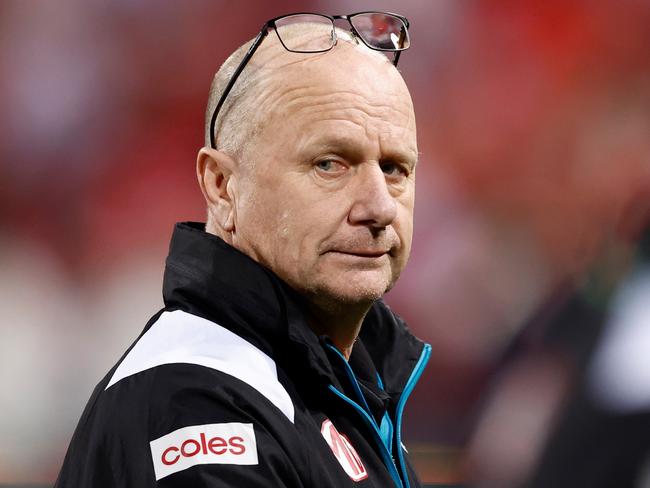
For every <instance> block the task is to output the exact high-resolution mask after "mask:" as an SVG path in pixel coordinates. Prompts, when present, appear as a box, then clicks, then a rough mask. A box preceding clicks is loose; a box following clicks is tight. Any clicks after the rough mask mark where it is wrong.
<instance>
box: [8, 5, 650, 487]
mask: <svg viewBox="0 0 650 488" xmlns="http://www.w3.org/2000/svg"><path fill="white" fill-rule="evenodd" d="M371 9H381V10H388V11H395V12H398V13H400V14H402V15H405V16H406V17H408V18H409V19H410V21H411V31H410V32H411V39H412V47H411V49H410V50H409V51H408V52H407V53H405V54H404V55H403V56H402V58H401V60H400V70H401V72H402V74H403V76H404V78H405V80H406V82H407V84H408V85H409V87H410V89H411V92H412V96H413V100H414V104H415V108H416V115H417V121H418V134H419V145H420V152H421V159H420V163H419V166H418V189H417V197H416V224H415V236H414V248H413V253H412V257H411V261H410V264H409V266H408V267H407V269H406V271H405V272H404V274H403V276H402V279H401V280H400V282H399V284H398V285H397V286H396V288H395V289H394V290H393V291H391V292H390V294H389V295H388V297H387V301H388V303H389V304H390V305H391V306H392V308H393V309H395V310H396V311H397V312H398V313H400V314H401V315H402V316H403V317H404V318H405V319H406V320H407V322H408V323H409V324H410V326H411V328H412V329H413V330H414V331H415V333H416V334H417V335H419V336H420V337H422V338H423V339H425V340H427V341H428V342H430V343H431V344H432V346H433V355H432V361H431V363H430V366H429V367H428V370H427V372H426V374H425V376H424V377H423V379H422V382H421V383H420V385H419V387H418V389H417V390H416V392H415V393H414V395H413V397H412V398H411V400H410V401H409V402H410V404H409V407H408V409H407V418H406V425H405V429H406V431H405V444H406V445H407V446H408V447H409V451H410V452H411V453H412V456H413V457H414V459H415V461H416V462H417V465H418V469H419V471H420V473H421V476H422V478H423V479H424V480H426V481H428V482H438V483H455V482H461V481H467V480H471V479H475V480H480V483H483V485H484V486H495V487H507V486H518V483H521V482H522V480H524V479H529V478H530V477H531V476H533V475H532V474H531V473H533V472H535V470H536V469H541V468H540V466H542V467H543V466H545V464H544V463H545V461H543V460H544V456H545V455H544V452H545V450H544V449H545V448H544V446H546V445H550V444H549V443H551V442H552V438H553V436H551V435H550V434H548V433H549V432H552V431H553V432H554V431H555V430H556V429H557V431H558V432H560V433H558V435H559V436H560V439H563V437H562V435H563V434H561V430H562V429H561V426H562V419H563V418H564V413H563V412H565V410H566V409H567V408H568V407H570V406H571V405H572V401H573V400H572V395H573V394H574V393H575V392H577V391H582V390H583V389H584V388H582V386H581V385H583V384H587V383H588V384H592V383H593V382H592V383H589V381H587V380H585V381H583V379H584V378H587V377H592V376H593V377H594V378H596V380H594V381H595V384H597V385H600V386H601V387H602V388H600V389H599V390H598V391H601V393H602V391H605V393H604V394H603V395H604V397H607V391H611V390H607V388H606V385H607V384H609V383H607V381H608V380H607V378H609V381H610V383H612V382H613V383H615V384H616V385H618V386H620V385H621V383H620V382H618V381H617V377H616V376H614V377H613V379H612V378H610V376H612V375H611V374H610V375H609V376H607V375H605V376H603V375H601V374H600V373H597V372H596V373H593V374H592V373H589V372H590V371H596V370H598V368H596V367H595V366H594V367H593V368H592V367H591V366H590V365H592V363H593V364H596V363H597V364H599V365H601V366H602V365H603V364H604V365H605V366H602V367H601V369H603V371H606V372H608V373H611V372H612V371H614V370H616V368H614V369H612V367H610V365H611V364H619V365H620V364H623V363H621V362H620V361H619V360H618V359H617V358H619V357H620V356H617V355H616V354H614V355H612V354H613V353H612V354H609V355H607V354H606V355H605V356H602V354H601V355H599V353H598V351H599V350H600V349H599V346H597V345H596V344H598V343H600V338H602V337H604V336H605V335H606V334H605V332H603V331H604V330H606V329H608V324H609V323H613V322H616V321H615V320H613V319H611V320H610V319H609V318H608V317H610V316H616V317H618V316H619V315H621V314H620V313H619V314H618V315H617V314H615V313H614V314H613V313H612V312H611V310H612V306H611V305H610V304H611V303H613V302H612V301H611V300H610V298H611V297H618V298H617V299H616V300H615V302H616V303H617V304H619V305H617V306H616V307H618V308H616V307H615V308H616V310H619V311H620V310H623V311H631V310H633V311H635V313H636V315H634V314H632V317H633V318H632V319H629V317H628V316H629V314H628V315H625V314H623V315H624V318H623V319H621V320H622V321H623V322H624V323H632V322H633V323H634V324H636V325H635V326H637V325H639V324H640V325H641V327H640V328H639V327H637V328H636V329H635V330H637V332H639V331H641V332H640V335H636V336H634V338H633V339H632V343H633V344H634V347H635V349H634V354H631V355H629V354H627V355H626V354H623V356H626V357H628V358H631V357H633V358H635V361H636V362H634V363H633V364H632V366H629V365H628V364H627V363H625V364H624V366H626V367H627V369H625V372H624V373H621V374H622V375H623V376H625V377H626V378H631V377H634V378H636V380H637V383H633V384H630V385H628V386H627V390H625V388H622V390H621V389H620V388H619V390H620V391H619V390H616V391H617V393H616V395H615V398H614V400H613V401H610V402H609V403H608V405H610V404H614V405H615V407H613V408H614V411H620V410H616V409H617V408H619V406H620V401H619V402H618V403H617V402H616V401H617V400H621V399H626V398H627V399H629V398H628V396H626V391H631V392H632V393H633V394H634V395H636V396H635V397H634V398H635V399H636V403H634V404H633V408H632V410H630V406H629V405H630V403H629V402H627V403H625V405H626V407H625V408H626V409H627V410H625V411H626V412H628V411H629V412H633V413H635V415H636V413H637V412H639V411H641V412H646V413H647V412H648V411H650V387H649V386H648V385H650V378H649V377H648V374H647V371H650V364H649V363H650V360H648V359H645V358H646V357H650V334H649V333H646V334H645V335H643V332H642V331H643V330H648V329H650V312H648V303H650V287H649V286H648V283H649V282H650V281H649V278H648V273H647V271H648V268H647V266H646V264H647V260H646V261H643V259H644V258H639V257H638V256H640V255H641V256H643V254H642V250H643V245H642V243H643V242H645V241H643V239H642V237H643V235H644V234H643V232H644V229H647V222H648V219H647V216H648V202H649V201H650V198H648V197H649V195H650V191H649V190H650V2H648V1H647V0H622V1H576V0H565V1H562V2H559V1H558V2H555V1H549V2H521V1H519V2H509V1H499V2H497V1H481V2H478V1H458V0H433V1H426V0H421V1H416V0H401V1H399V2H389V1H385V0H375V1H366V0H361V1H358V0H355V1H352V0H329V1H300V2H298V1H275V2H265V1H247V2H231V1H225V0H222V1H219V0H187V1H184V2H176V1H171V0H157V1H153V0H113V1H111V2H104V1H85V0H62V1H58V2H48V1H45V0H42V1H38V0H26V1H12V0H5V1H3V2H0V107H1V110H0V310H1V311H2V314H1V318H0V385H1V386H0V413H1V415H0V483H41V484H48V483H52V482H53V481H54V479H55V477H56V474H57V472H58V469H59V467H60V465H61V463H62V460H63V456H64V454H65V451H66V448H67V445H68V442H69V439H70V437H71V435H72V432H73V429H74V427H75V425H76V423H77V421H78V419H79V417H80V415H81V412H82V409H83V407H84V405H85V403H86V401H87V399H88V397H89V396H90V393H91V391H92V389H93V387H94V385H95V384H96V383H97V382H98V381H99V380H100V379H101V378H102V377H103V375H104V374H105V373H106V372H107V371H108V369H109V368H110V367H112V365H113V364H114V363H115V362H116V361H117V360H118V358H119V357H120V355H121V354H122V352H123V351H124V350H125V349H126V348H127V347H128V346H129V345H130V344H131V342H132V341H133V340H134V339H135V338H136V337H137V335H138V334H139V333H140V331H141V330H142V328H143V327H144V324H145V322H146V321H147V319H148V318H149V317H150V316H151V315H152V314H153V313H154V312H156V311H157V310H158V309H159V308H160V307H161V306H162V300H161V280H162V273H163V265H164V259H165V256H166V252H167V246H168V240H169V237H170V235H171V231H172V227H173V225H174V223H175V222H176V221H181V220H204V213H205V212H204V206H203V200H202V197H201V194H200V191H199V189H198V187H197V184H196V180H195V176H194V175H195V173H194V164H195V157H196V152H197V150H198V149H199V148H200V147H201V145H202V140H203V117H204V107H205V103H206V99H207V92H208V88H209V85H210V82H211V79H212V76H213V74H214V72H215V71H216V69H217V68H218V67H219V66H220V64H221V63H222V62H223V61H224V60H225V58H226V57H227V56H228V55H229V54H230V53H231V52H232V51H233V50H234V49H235V48H237V47H238V46H239V45H240V44H242V43H243V42H245V41H246V40H248V39H249V38H252V37H253V36H254V35H255V34H256V33H257V32H258V30H259V28H260V26H261V25H262V24H263V23H264V21H266V20H267V19H268V18H271V17H275V16H278V15H280V14H283V13H288V12H292V11H316V12H322V13H329V14H338V13H352V12H357V11H361V10H371ZM646 235H647V230H646ZM639 249H641V251H639ZM645 256H647V254H646V255H645ZM639 263H641V264H639ZM643 263H646V264H643ZM639 273H640V274H639ZM643 273H645V274H643ZM630 276H632V278H630ZM639 276H640V278H639ZM635 280H636V281H635ZM639 280H640V281H639ZM620 283H624V284H625V286H627V288H625V290H627V289H628V288H630V286H631V289H632V290H635V291H634V293H632V292H631V293H627V294H625V293H623V294H622V295H621V292H620V290H621V287H620V286H619V284H620ZM630 283H632V284H631V285H630ZM635 283H637V284H636V285H634V284H635ZM638 283H640V285H639V284H638ZM628 285H629V286H628ZM635 293H636V294H635ZM621 296H622V297H621ZM576 297H578V298H580V299H581V303H582V302H584V303H586V305H585V306H583V307H582V308H581V307H578V308H576V306H575V298H576ZM635 297H636V298H635ZM582 299H584V300H582ZM626 300H627V301H626ZM630 300H632V301H631V302H630ZM634 300H636V301H634ZM621 303H622V304H623V305H620V304H621ZM628 303H633V305H629V306H628V305H626V304H628ZM630 313H631V312H630ZM625 317H628V318H625ZM646 326H647V327H646ZM626 330H627V329H626ZM626 337H627V336H626ZM628 342H629V341H628ZM617 344H618V343H617ZM601 349H602V348H601ZM619 350H621V348H619ZM622 350H623V351H626V350H625V349H624V348H623V349H622ZM603 357H604V358H605V359H602V358H603ZM594 358H597V359H594ZM598 358H599V359H598ZM607 358H610V359H607ZM612 358H613V359H612ZM607 360H610V362H609V363H608V362H607ZM612 361H613V363H612ZM644 361H645V363H644ZM594 368H596V369H594ZM630 368H631V369H630ZM635 368H636V369H635ZM630 371H632V373H630ZM634 372H637V373H638V372H640V373H639V374H637V375H636V376H635V373H634ZM590 374H591V376H589V375H590ZM605 377H607V378H605ZM603 378H605V379H603ZM646 380H647V381H646ZM603 385H605V386H603ZM635 385H637V386H639V385H640V386H639V387H637V386H635ZM644 385H645V386H644ZM585 388H586V387H585ZM644 388H645V389H644ZM587 389H588V388H587ZM623 390H625V391H623ZM585 391H586V390H585ZM603 395H601V397H603ZM634 395H633V396H634ZM587 396H588V395H587ZM601 397H598V398H601ZM610 397H611V395H610ZM590 398H591V397H590ZM608 398H609V397H608ZM610 400H611V398H610ZM612 402H613V403H612ZM617 405H618V406H617ZM621 408H622V407H621ZM639 409H640V410H639ZM635 418H636V417H635ZM643 418H645V417H643ZM644 421H645V420H644ZM642 425H644V426H647V425H648V424H642ZM635 429H636V427H635ZM637 430H638V429H637ZM646 432H648V435H650V430H647V431H646ZM567 435H569V438H572V439H574V438H578V437H579V436H580V433H573V434H571V433H569V434H567ZM601 441H602V439H601ZM559 442H560V443H561V444H562V445H563V446H566V445H567V442H566V441H563V440H560V441H559ZM595 442H596V444H598V442H599V441H598V440H596V441H595ZM641 444H642V443H641ZM646 445H647V444H646ZM576 449H578V447H577V446H576ZM572 452H573V451H572V450H570V449H567V452H566V459H570V458H571V454H572ZM639 452H647V451H643V450H642V449H641V451H639ZM645 462H647V472H648V473H650V458H647V461H645ZM642 464H643V462H641V461H640V465H642ZM558 469H559V468H558ZM631 469H632V468H630V470H631ZM634 469H635V470H636V469H637V468H634ZM639 469H640V468H639ZM637 471H638V470H636V471H634V477H635V478H634V479H635V480H640V479H642V477H643V476H644V475H643V473H642V471H643V470H642V469H641V470H640V471H639V473H641V474H636V473H637ZM630 472H632V471H630ZM648 476H649V477H648V478H643V479H650V475H648ZM648 483H650V481H648ZM546 486H547V487H548V486H554V487H556V486H559V485H555V484H547V485H546ZM574 486H579V484H578V483H576V484H575V485H574ZM588 486H596V484H593V485H588ZM608 486H614V485H608ZM618 486H627V485H623V484H621V485H618ZM635 486H636V485H635ZM638 486H641V485H638ZM643 486H650V485H643Z"/></svg>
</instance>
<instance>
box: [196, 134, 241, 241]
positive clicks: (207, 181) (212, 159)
mask: <svg viewBox="0 0 650 488" xmlns="http://www.w3.org/2000/svg"><path fill="white" fill-rule="evenodd" d="M235 165H236V163H235V162H234V161H233V159H232V158H230V156H228V155H227V154H224V153H223V152H221V151H217V150H216V149H211V148H208V147H204V148H202V149H201V150H200V151H199V154H198V156H197V159H196V176H197V178H198V181H199V186H200V187H201V192H202V193H203V197H204V198H205V201H206V204H207V206H208V213H209V215H210V217H211V219H210V220H212V225H214V226H216V227H217V228H219V229H221V230H223V231H224V232H225V233H231V232H233V230H234V228H235V223H234V220H235V219H234V211H235V201H234V200H235V194H236V192H235V191H234V188H235V184H234V183H235V182H234V180H235V178H234V177H233V170H234V169H235Z"/></svg>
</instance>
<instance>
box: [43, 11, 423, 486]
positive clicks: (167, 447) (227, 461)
mask: <svg viewBox="0 0 650 488" xmlns="http://www.w3.org/2000/svg"><path fill="white" fill-rule="evenodd" d="M336 19H341V20H342V21H343V20H347V21H348V24H349V28H350V33H348V32H347V31H345V30H342V29H338V28H336V29H335V28H334V20H335V18H333V17H326V16H321V15H317V14H300V15H288V16H282V17H278V18H276V19H272V20H270V21H268V22H267V23H265V24H264V26H263V28H262V30H261V32H260V34H259V35H258V36H257V38H255V39H254V40H252V41H249V42H248V43H246V44H245V45H244V46H242V47H240V48H239V49H238V50H237V51H235V53H233V54H232V55H231V56H230V57H229V58H228V60H226V62H225V63H224V65H223V66H222V67H221V69H220V70H219V71H218V72H217V74H216V76H215V79H214V82H213V85H212V87H211V91H210V97H209V101H208V108H207V112H206V142H205V147H204V148H202V149H201V150H200V151H199V154H198V158H197V176H198V180H199V185H200V187H201V190H202V192H203V195H204V197H205V199H206V203H207V211H208V217H207V223H206V224H199V223H180V224H177V226H176V228H175V230H174V234H173V237H172V241H171V245H170V253H169V256H168V258H167V266H166V270H165V277H164V282H163V298H164V302H165V308H164V309H163V310H161V311H160V312H158V313H157V314H156V315H154V317H153V318H152V319H151V320H150V321H149V323H148V324H147V325H146V327H145V329H144V331H143V333H142V334H141V336H140V337H139V338H138V339H137V341H136V342H135V343H134V345H133V346H132V347H131V348H130V349H129V350H128V351H127V353H126V354H125V355H124V356H123V358H122V359H121V360H120V361H119V362H118V363H117V365H116V366H115V367H114V368H113V369H112V370H111V371H110V372H109V373H108V374H107V376H106V377H105V378H104V379H103V380H102V381H101V382H100V383H99V384H98V386H97V388H96V389H95V391H94V393H93V395H92V397H91V399H90V401H89V403H88V405H87V407H86V409H85V411H84V413H83V415H82V418H81V420H80V422H79V425H78V427H77V430H76V432H75V434H74V436H73V439H72V441H71V444H70V448H69V450H68V453H67V455H66V459H65V461H64V465H63V467H62V470H61V472H60V475H59V478H58V480H57V483H56V486H57V487H79V486H92V487H95V488H101V487H115V486H138V487H144V486H168V487H171V486H197V487H199V486H206V487H208V486H210V487H216V486H219V487H226V486H232V487H235V486H246V487H253V486H265V487H266V486H287V487H288V486H291V487H298V486H304V487H319V486H322V487H343V486H357V485H358V486H375V487H386V486H397V487H415V486H420V485H419V481H418V480H417V476H416V473H415V472H414V470H413V468H412V467H411V465H410V463H409V461H408V460H407V458H406V450H405V448H404V447H403V444H402V439H401V423H402V417H403V412H404V406H405V402H406V400H407V398H408V396H409V395H410V393H411V391H412V390H413V388H414V386H415V384H416V383H417V381H418V379H419V376H420V374H421V373H422V370H423V369H424V367H425V365H426V363H427V361H428V357H429V353H430V346H429V345H427V344H424V343H422V342H421V341H419V340H418V339H416V338H415V337H414V336H412V335H411V334H410V332H409V331H408V329H407V328H406V326H405V324H404V322H403V321H402V320H401V319H400V318H399V317H397V316H396V315H395V314H394V313H393V312H392V311H391V310H389V309H388V307H387V306H386V305H384V303H383V302H382V300H381V298H382V295H383V294H384V293H385V292H386V291H387V290H388V289H390V288H391V287H392V286H393V285H394V284H395V282H396V281H397V279H398V277H399V275H400V273H401V271H402V269H403V267H404V266H405V264H406V261H407V259H408V256H409V252H410V247H411V235H412V217H413V203H414V189H415V186H414V185H415V166H416V163H417V156H418V152H417V142H416V135H415V116H414V113H413V107H412V102H411V99H410V95H409V92H408V90H407V88H406V86H405V84H404V81H403V80H402V78H401V76H400V75H399V73H398V71H397V70H396V68H395V66H396V65H397V61H398V59H399V56H400V54H401V51H402V50H404V49H406V48H408V47H409V39H408V31H407V28H408V21H407V20H406V19H405V18H403V17H400V16H398V15H394V14H386V13H382V12H370V13H368V12H366V13H360V14H354V15H350V16H339V17H336ZM269 34H270V35H269ZM276 34H277V35H276ZM267 35H269V36H268V37H267ZM379 51H385V54H387V55H388V57H387V56H385V55H384V54H383V53H381V52H379ZM390 57H392V63H391V61H390V59H389V58H390ZM394 65H395V66H394Z"/></svg>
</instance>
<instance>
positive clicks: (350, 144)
mask: <svg viewBox="0 0 650 488" xmlns="http://www.w3.org/2000/svg"><path fill="white" fill-rule="evenodd" d="M307 144H308V146H309V149H305V150H304V152H307V151H308V152H333V153H342V154H343V155H345V156H347V157H350V158H351V159H361V158H362V157H363V153H364V149H363V148H362V147H359V144H357V143H356V138H354V137H349V136H342V137H336V138H332V137H322V138H321V137H317V138H315V139H312V140H311V141H308V143H307ZM418 154H419V153H418V151H417V150H415V149H414V150H413V151H411V150H408V151H400V150H398V149H395V148H394V147H392V148H388V150H386V151H384V152H383V153H382V155H381V159H380V161H395V162H398V163H402V164H406V165H408V166H410V167H411V168H415V166H416V165H417V162H418Z"/></svg>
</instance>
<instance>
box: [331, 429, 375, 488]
mask: <svg viewBox="0 0 650 488" xmlns="http://www.w3.org/2000/svg"><path fill="white" fill-rule="evenodd" d="M320 433H321V434H323V437H324V438H325V442H327V445H329V446H330V449H332V452H333V453H334V456H335V457H336V460H337V461H338V462H339V464H340V465H341V467H342V468H343V469H344V470H345V472H346V473H347V475H348V476H349V477H350V478H352V481H361V480H365V479H366V478H367V477H368V472H367V471H366V467H365V466H364V465H363V463H362V462H361V458H360V457H359V455H358V454H357V451H356V449H355V448H354V447H352V444H350V441H349V440H348V438H347V437H345V435H343V434H339V431H338V430H336V427H334V424H333V423H332V421H331V420H330V419H325V420H324V421H323V425H322V426H321V428H320Z"/></svg>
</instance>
